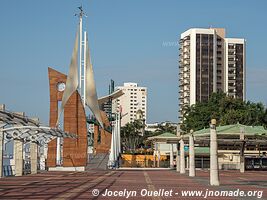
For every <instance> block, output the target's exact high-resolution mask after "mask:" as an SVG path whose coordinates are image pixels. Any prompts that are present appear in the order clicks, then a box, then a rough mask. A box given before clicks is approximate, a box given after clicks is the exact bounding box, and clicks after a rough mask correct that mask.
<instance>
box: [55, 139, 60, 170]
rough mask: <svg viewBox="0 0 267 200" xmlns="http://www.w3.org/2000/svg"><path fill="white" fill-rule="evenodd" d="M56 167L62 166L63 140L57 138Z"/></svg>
mask: <svg viewBox="0 0 267 200" xmlns="http://www.w3.org/2000/svg"><path fill="white" fill-rule="evenodd" d="M56 165H57V166H60V165H61V139H60V137H57V157H56Z"/></svg>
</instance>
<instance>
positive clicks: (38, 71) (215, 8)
mask: <svg viewBox="0 0 267 200" xmlns="http://www.w3.org/2000/svg"><path fill="white" fill-rule="evenodd" d="M81 4H82V5H83V7H84V10H85V12H86V14H87V18H86V19H85V24H86V29H87V31H88V34H89V43H90V48H91V56H92V60H93V66H94V72H95V79H96V86H97V90H98V94H99V97H100V96H104V95H106V94H108V85H109V83H110V79H113V80H114V81H115V85H116V86H118V85H122V84H123V83H124V82H136V83H138V85H140V86H144V87H147V88H148V102H147V103H148V116H147V117H148V119H147V122H148V123H152V122H161V121H166V120H169V121H173V122H177V121H178V54H179V53H178V52H179V45H178V44H179V43H178V41H179V39H180V34H181V33H182V32H184V31H186V30H187V29H189V28H194V27H196V28H201V27H204V28H207V27H220V28H225V29H226V36H227V37H228V36H229V37H237V38H245V39H246V43H247V47H246V51H247V100H251V101H256V102H259V101H260V102H263V103H264V104H266V103H267V93H266V92H265V91H266V86H267V78H266V77H267V62H266V61H267V57H266V55H265V54H266V50H265V49H266V46H267V37H266V35H267V27H266V26H265V24H266V19H267V13H266V11H265V9H266V7H267V1H265V0H258V1H257V3H255V1H252V0H250V1H241V0H235V1H230V0H225V1H212V0H203V1H196V0H195V1H176V0H169V1H159V0H146V1H142V0H135V1H124V0H112V1H104V0H87V1H85V0H69V1H66V0H57V1H52V0H46V1H34V0H23V1H19V0H1V1H0V24H1V37H0V44H1V45H0V55H1V56H0V92H1V95H0V104H2V103H4V104H6V107H7V109H8V110H12V111H25V112H26V114H27V115H29V116H37V117H40V120H41V122H44V123H45V124H48V122H49V115H48V113H49V88H48V86H49V84H48V70H47V68H48V67H49V66H51V67H53V68H54V69H56V70H58V71H60V72H62V73H65V74H67V73H68V68H69V62H70V58H71V51H72V48H73V44H74V37H75V31H76V27H77V23H78V18H77V17H75V16H74V14H75V13H77V12H78V9H77V7H78V6H80V5H81Z"/></svg>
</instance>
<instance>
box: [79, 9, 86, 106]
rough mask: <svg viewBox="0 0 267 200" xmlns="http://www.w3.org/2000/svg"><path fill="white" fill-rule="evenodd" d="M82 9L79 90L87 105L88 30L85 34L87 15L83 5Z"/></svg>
mask: <svg viewBox="0 0 267 200" xmlns="http://www.w3.org/2000/svg"><path fill="white" fill-rule="evenodd" d="M78 8H79V10H80V13H79V19H80V52H79V54H80V61H79V91H80V95H81V98H82V100H83V106H84V107H85V91H86V84H85V74H86V69H85V68H86V65H85V63H86V62H85V57H86V56H85V54H86V32H84V36H83V16H86V15H85V13H84V11H83V8H82V6H80V7H78Z"/></svg>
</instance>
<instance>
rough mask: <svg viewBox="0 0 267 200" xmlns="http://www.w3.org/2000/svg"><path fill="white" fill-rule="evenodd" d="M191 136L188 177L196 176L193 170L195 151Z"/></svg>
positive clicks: (190, 136) (191, 136) (191, 135)
mask: <svg viewBox="0 0 267 200" xmlns="http://www.w3.org/2000/svg"><path fill="white" fill-rule="evenodd" d="M194 146H195V145H194V137H193V134H190V135H189V176H192V177H193V176H196V170H195V149H194Z"/></svg>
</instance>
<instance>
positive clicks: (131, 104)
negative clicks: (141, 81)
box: [112, 83, 147, 126]
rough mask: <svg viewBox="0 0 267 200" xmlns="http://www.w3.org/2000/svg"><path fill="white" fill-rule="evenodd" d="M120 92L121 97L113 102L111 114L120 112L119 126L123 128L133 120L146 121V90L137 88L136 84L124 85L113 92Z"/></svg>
mask: <svg viewBox="0 0 267 200" xmlns="http://www.w3.org/2000/svg"><path fill="white" fill-rule="evenodd" d="M118 89H119V90H122V91H123V93H124V94H123V95H122V96H120V97H119V98H117V99H115V100H113V105H112V110H113V113H115V112H121V113H122V119H121V125H122V126H124V125H125V124H126V123H128V122H132V121H134V120H135V119H143V120H144V122H146V119H147V88H146V87H139V86H138V85H137V83H124V84H123V86H118V87H116V88H115V90H118Z"/></svg>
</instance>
